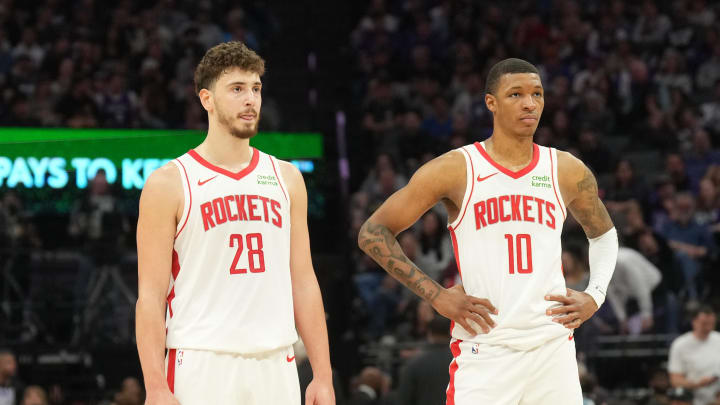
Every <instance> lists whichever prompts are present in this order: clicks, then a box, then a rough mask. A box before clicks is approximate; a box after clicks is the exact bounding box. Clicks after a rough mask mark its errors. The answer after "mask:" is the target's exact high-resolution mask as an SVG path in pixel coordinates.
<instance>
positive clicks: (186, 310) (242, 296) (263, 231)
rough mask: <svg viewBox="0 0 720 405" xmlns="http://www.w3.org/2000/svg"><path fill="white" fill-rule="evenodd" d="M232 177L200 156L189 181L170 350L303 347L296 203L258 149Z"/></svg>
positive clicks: (172, 293) (187, 165) (187, 163)
mask: <svg viewBox="0 0 720 405" xmlns="http://www.w3.org/2000/svg"><path fill="white" fill-rule="evenodd" d="M251 151H252V158H251V160H250V163H249V164H248V166H247V167H246V168H245V169H243V170H241V171H240V172H237V173H233V172H230V171H228V170H225V169H223V168H220V167H217V166H215V165H213V164H211V163H209V162H207V161H206V160H205V159H203V158H202V157H201V156H200V155H199V154H198V153H197V152H195V151H194V150H191V151H189V152H188V153H186V154H184V155H182V156H180V157H179V158H177V159H175V160H173V163H175V165H176V166H177V168H178V170H179V171H180V175H181V177H182V183H183V189H184V193H185V198H184V201H185V202H184V212H183V215H182V218H181V220H180V222H179V223H178V227H177V235H176V238H175V245H174V250H173V267H172V275H171V280H170V287H169V290H168V310H167V316H166V323H167V339H166V345H167V347H168V348H176V349H199V350H212V351H220V352H229V353H241V354H248V353H260V352H266V351H270V350H275V349H277V348H280V347H286V346H289V345H292V344H293V342H295V341H296V340H297V334H296V332H295V321H294V316H293V300H292V285H291V280H290V201H289V196H288V194H287V187H286V185H285V184H284V182H283V179H282V177H281V176H280V167H279V163H278V161H277V160H276V159H275V158H274V157H272V156H270V155H267V154H265V153H263V152H260V151H259V150H257V149H255V148H251Z"/></svg>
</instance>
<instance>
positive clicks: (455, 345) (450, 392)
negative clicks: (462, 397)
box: [446, 340, 462, 405]
mask: <svg viewBox="0 0 720 405" xmlns="http://www.w3.org/2000/svg"><path fill="white" fill-rule="evenodd" d="M460 342H462V340H456V341H454V342H452V343H451V344H450V352H451V353H452V355H453V357H454V358H453V361H452V363H450V370H449V371H450V383H449V384H448V389H447V402H446V403H447V405H455V373H456V372H457V370H458V368H460V366H459V365H458V362H457V360H458V357H459V356H460Z"/></svg>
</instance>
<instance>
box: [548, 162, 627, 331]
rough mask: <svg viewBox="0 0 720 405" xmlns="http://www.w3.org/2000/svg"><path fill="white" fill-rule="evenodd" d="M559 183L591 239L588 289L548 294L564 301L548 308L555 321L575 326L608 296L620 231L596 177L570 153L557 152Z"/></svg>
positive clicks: (590, 314)
mask: <svg viewBox="0 0 720 405" xmlns="http://www.w3.org/2000/svg"><path fill="white" fill-rule="evenodd" d="M558 183H559V184H560V192H561V194H562V196H563V200H565V204H566V205H567V206H568V209H569V211H570V212H571V213H572V214H573V217H575V219H576V220H577V222H578V223H579V224H580V226H582V227H583V230H584V231H585V235H586V236H587V237H588V240H589V241H590V254H589V256H590V285H589V288H588V289H587V290H585V292H580V291H575V290H571V289H569V288H568V289H567V296H565V295H551V296H548V297H546V299H547V300H549V301H557V302H560V303H561V304H562V305H560V306H558V307H555V308H553V309H552V310H548V315H557V316H556V317H555V318H554V319H553V320H554V321H555V322H558V323H560V324H562V325H564V326H565V327H567V328H569V329H574V328H577V327H579V326H580V325H581V324H582V323H583V322H585V321H586V320H588V319H589V318H590V317H591V316H592V315H593V314H594V313H595V312H596V311H597V310H598V307H599V305H600V304H602V301H603V300H604V298H605V293H606V290H607V286H608V283H609V282H610V278H611V277H612V272H613V270H614V269H615V260H616V258H617V249H618V245H617V233H616V232H615V228H614V227H613V223H612V220H611V219H610V215H609V214H608V212H607V209H606V208H605V205H603V203H602V201H600V197H599V196H598V186H597V181H596V180H595V176H593V174H592V172H591V171H590V169H588V168H587V166H585V164H583V163H582V162H581V161H580V160H578V159H577V158H575V157H574V156H572V155H571V154H569V153H567V152H558ZM588 292H589V293H588ZM591 294H592V295H591Z"/></svg>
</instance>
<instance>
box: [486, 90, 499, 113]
mask: <svg viewBox="0 0 720 405" xmlns="http://www.w3.org/2000/svg"><path fill="white" fill-rule="evenodd" d="M495 101H497V100H496V99H495V96H493V95H492V94H490V93H485V105H486V106H487V108H488V110H490V112H492V113H495V111H496V110H497V105H495Z"/></svg>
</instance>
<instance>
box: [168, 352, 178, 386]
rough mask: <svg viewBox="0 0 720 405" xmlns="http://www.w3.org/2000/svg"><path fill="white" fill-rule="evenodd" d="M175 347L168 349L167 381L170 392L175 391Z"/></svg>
mask: <svg viewBox="0 0 720 405" xmlns="http://www.w3.org/2000/svg"><path fill="white" fill-rule="evenodd" d="M175 352H176V350H175V349H170V350H168V366H167V383H168V388H170V392H171V393H173V394H174V393H175Z"/></svg>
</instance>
